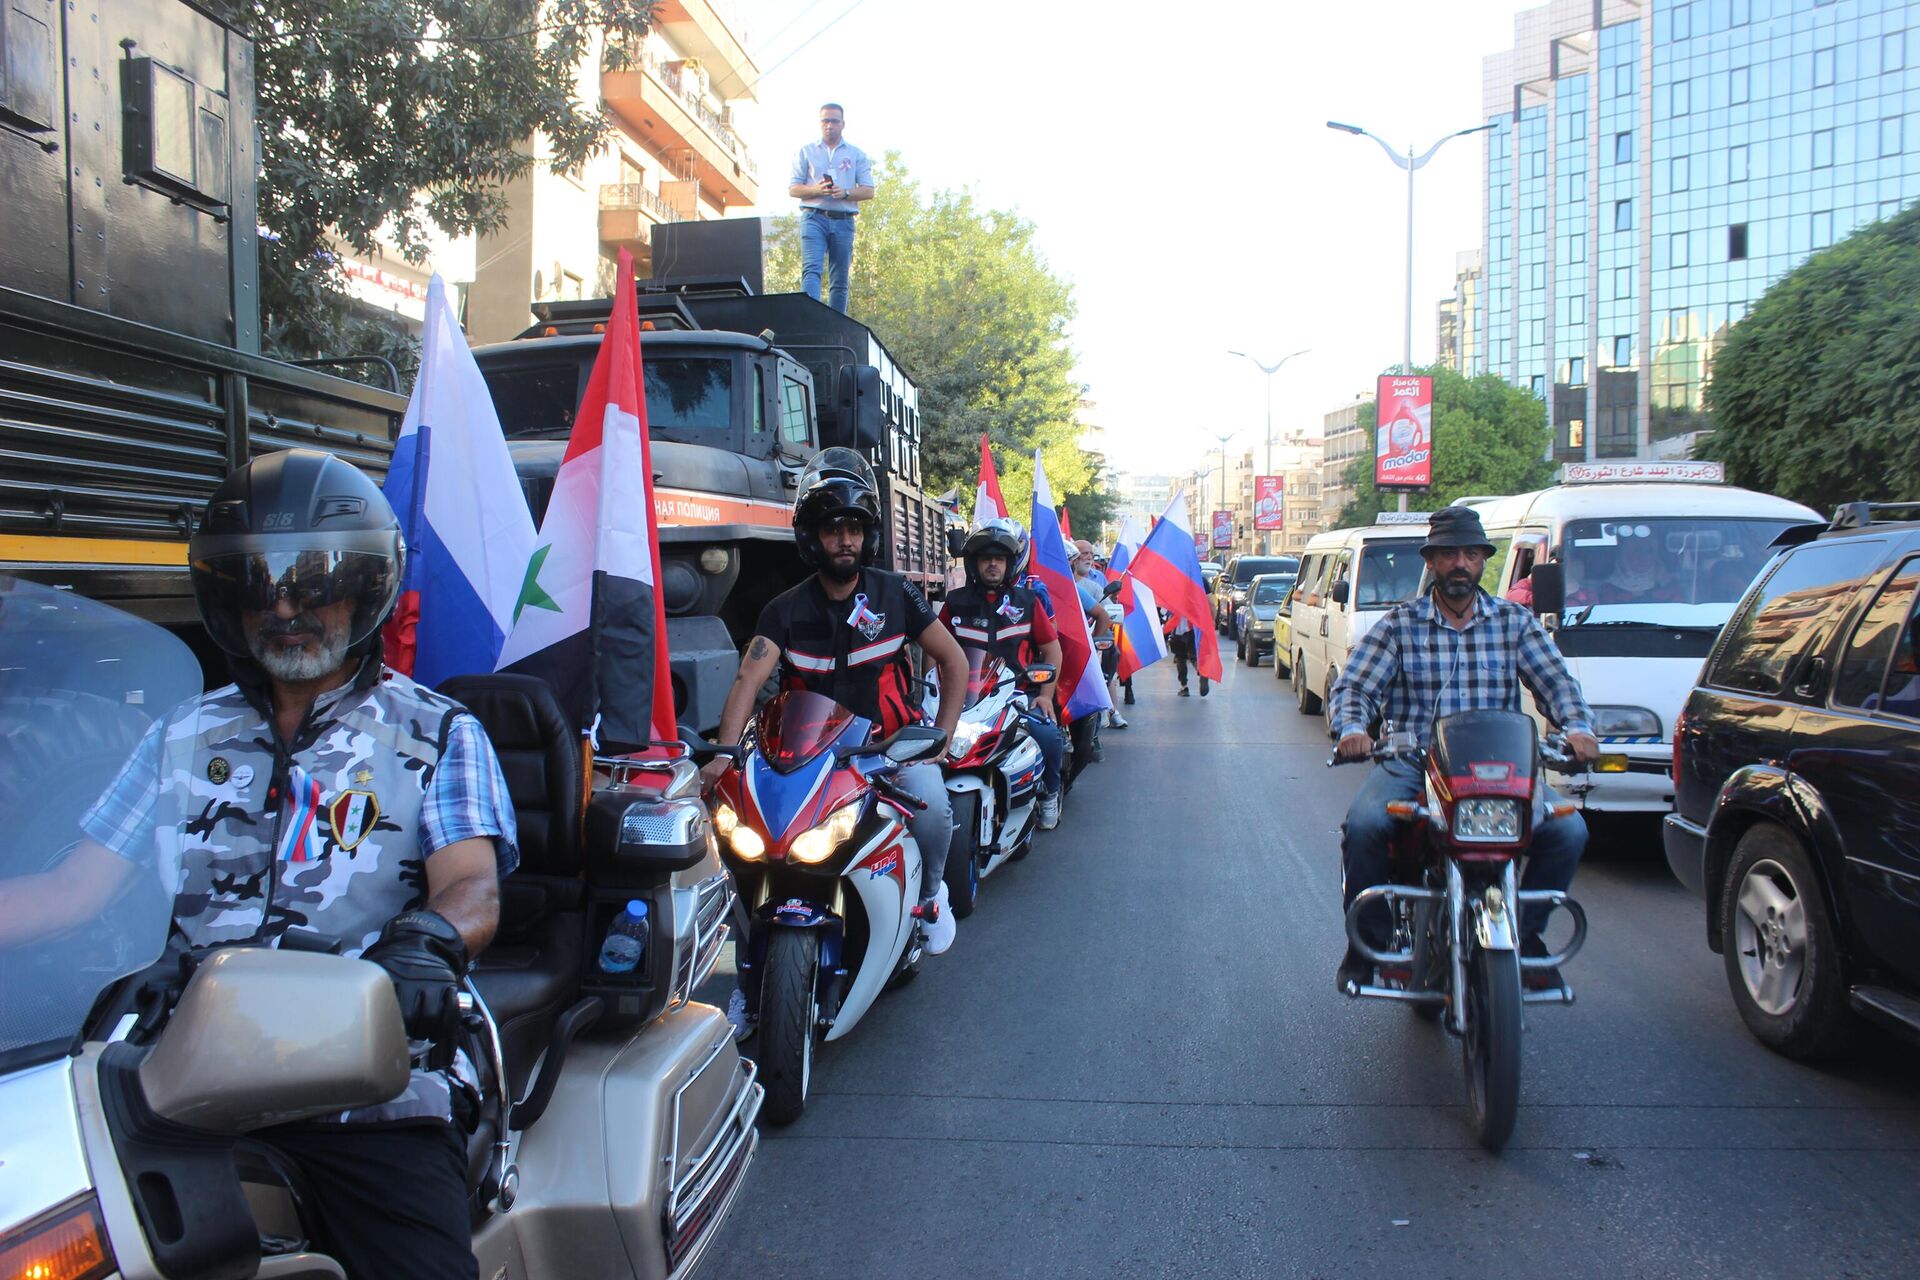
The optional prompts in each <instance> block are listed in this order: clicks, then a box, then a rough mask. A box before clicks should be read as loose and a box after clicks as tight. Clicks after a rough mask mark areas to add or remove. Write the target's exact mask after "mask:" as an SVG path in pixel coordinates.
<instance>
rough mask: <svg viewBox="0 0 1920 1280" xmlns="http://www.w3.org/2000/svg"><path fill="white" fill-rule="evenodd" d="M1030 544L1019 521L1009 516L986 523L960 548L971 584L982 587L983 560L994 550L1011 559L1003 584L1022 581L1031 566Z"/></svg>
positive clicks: (969, 536)
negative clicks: (1029, 556) (1023, 573)
mask: <svg viewBox="0 0 1920 1280" xmlns="http://www.w3.org/2000/svg"><path fill="white" fill-rule="evenodd" d="M1030 545H1031V544H1030V542H1029V540H1028V538H1027V531H1026V530H1025V529H1024V528H1022V527H1021V525H1020V522H1019V521H1017V520H1013V519H1010V518H1009V517H1007V516H994V517H991V518H990V519H986V520H982V521H981V522H980V525H979V527H978V528H976V529H975V530H974V531H973V532H972V533H970V534H968V535H967V540H966V542H965V543H964V544H962V545H961V548H960V563H961V565H963V566H964V567H965V569H966V571H967V581H968V582H969V583H971V584H972V585H974V586H976V587H977V586H979V585H980V557H981V556H983V555H986V554H987V553H988V552H989V551H993V552H997V553H998V554H1000V555H1003V556H1005V557H1006V558H1007V576H1006V580H1005V581H1004V582H1002V583H1001V585H1002V586H1006V585H1008V584H1010V583H1014V582H1018V581H1019V580H1020V575H1021V573H1022V572H1024V571H1025V569H1026V567H1027V552H1028V550H1029V547H1030Z"/></svg>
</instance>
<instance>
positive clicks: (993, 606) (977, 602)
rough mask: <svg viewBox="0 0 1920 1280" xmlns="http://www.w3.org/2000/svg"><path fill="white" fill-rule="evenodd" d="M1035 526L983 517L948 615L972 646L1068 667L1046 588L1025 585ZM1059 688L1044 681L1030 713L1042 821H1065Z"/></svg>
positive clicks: (1009, 659)
mask: <svg viewBox="0 0 1920 1280" xmlns="http://www.w3.org/2000/svg"><path fill="white" fill-rule="evenodd" d="M1029 550H1030V546H1029V543H1028V540H1027V531H1026V530H1025V529H1024V528H1022V527H1021V525H1020V524H1019V523H1018V522H1017V521H1014V520H1010V519H1008V518H1007V517H1005V516H999V517H996V518H994V519H990V520H985V521H982V522H981V524H980V527H979V528H977V529H975V530H974V531H973V532H972V533H971V534H969V535H968V537H967V541H966V544H965V545H964V546H963V547H962V548H961V552H960V562H961V564H962V565H963V566H965V568H966V573H967V582H966V585H965V586H963V587H958V588H956V589H955V590H953V591H950V592H948V593H947V599H946V602H945V603H944V604H942V605H941V606H940V621H942V622H944V623H945V624H946V625H947V626H948V627H949V628H951V629H952V631H953V635H954V639H956V640H958V641H959V642H960V645H961V647H962V648H964V649H985V650H987V651H988V652H990V653H992V654H993V655H994V656H995V657H997V658H999V659H1000V660H1001V661H1003V662H1006V663H1008V664H1009V665H1011V666H1013V667H1015V668H1016V669H1019V668H1024V667H1027V666H1030V665H1031V664H1033V663H1034V662H1045V663H1048V664H1050V665H1052V667H1053V669H1054V670H1055V671H1058V670H1059V669H1060V633H1059V632H1057V631H1055V630H1054V627H1053V619H1052V618H1051V617H1049V616H1048V614H1047V610H1046V607H1045V606H1044V605H1043V604H1042V603H1041V601H1040V597H1039V595H1038V593H1036V592H1035V591H1033V590H1032V589H1031V588H1029V587H1022V586H1019V585H1017V579H1018V578H1019V576H1020V573H1021V571H1022V570H1024V569H1025V568H1026V565H1027V554H1028V552H1029ZM1057 687H1058V686H1056V685H1055V684H1053V683H1051V682H1049V683H1047V684H1045V685H1042V686H1041V693H1040V695H1039V702H1038V705H1037V706H1036V707H1035V708H1034V710H1033V711H1032V712H1031V713H1029V714H1028V715H1027V717H1026V724H1027V732H1028V733H1029V734H1031V735H1032V737H1033V740H1034V742H1035V743H1036V744H1037V745H1038V746H1039V748H1040V756H1041V760H1042V761H1043V762H1044V766H1045V773H1044V774H1043V776H1042V778H1041V782H1040V792H1041V794H1040V826H1041V829H1042V830H1046V831H1051V830H1052V829H1053V828H1054V827H1056V826H1058V825H1059V823H1060V762H1061V758H1062V756H1063V755H1064V753H1065V750H1066V747H1065V744H1064V743H1063V742H1062V741H1061V738H1060V728H1059V726H1058V725H1057V724H1055V723H1054V721H1055V718H1056V713H1055V710H1054V694H1055V690H1056V689H1057Z"/></svg>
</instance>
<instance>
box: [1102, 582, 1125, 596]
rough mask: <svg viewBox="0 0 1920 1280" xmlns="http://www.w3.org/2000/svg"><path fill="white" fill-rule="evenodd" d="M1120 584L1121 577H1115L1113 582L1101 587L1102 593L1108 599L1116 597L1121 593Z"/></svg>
mask: <svg viewBox="0 0 1920 1280" xmlns="http://www.w3.org/2000/svg"><path fill="white" fill-rule="evenodd" d="M1120 585H1121V582H1120V579H1118V578H1115V579H1114V580H1113V581H1112V582H1109V583H1108V584H1107V585H1106V586H1104V587H1102V588H1100V594H1101V595H1102V596H1104V597H1105V598H1107V599H1108V600H1113V599H1116V598H1118V596H1119V595H1120Z"/></svg>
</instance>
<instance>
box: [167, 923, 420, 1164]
mask: <svg viewBox="0 0 1920 1280" xmlns="http://www.w3.org/2000/svg"><path fill="white" fill-rule="evenodd" d="M407 1075H408V1063H407V1031H406V1027H405V1026H404V1025H402V1023H401V1021H400V1002H399V1000H398V999H396V998H395V996H394V993H393V980H392V979H391V978H389V977H388V976H387V973H386V971H385V970H384V969H381V968H380V967H379V966H378V965H373V964H369V963H367V962H366V961H364V960H347V959H343V958H341V957H339V956H328V955H316V954H314V953H312V952H304V951H276V950H270V949H268V948H265V947H231V948H228V949H226V950H223V951H217V952H215V953H214V954H213V955H212V956H211V957H210V958H208V959H207V960H206V961H205V962H204V963H203V964H201V965H200V966H199V968H198V969H196V970H195V971H194V975H193V979H192V981H190V982H188V983H187V989H186V991H185V992H183V993H182V994H181V996H180V1003H179V1005H178V1006H176V1007H175V1009H174V1011H173V1017H172V1019H171V1020H169V1021H168V1023H167V1028H166V1030H165V1031H164V1032H162V1033H161V1035H160V1039H159V1041H158V1042H157V1043H156V1044H155V1045H154V1047H153V1052H152V1053H151V1054H149V1055H147V1059H146V1061H145V1062H142V1063H141V1064H140V1067H139V1078H140V1088H141V1091H142V1092H143V1093H145V1094H146V1099H147V1105H148V1106H150V1107H152V1108H153V1111H154V1114H156V1115H158V1116H160V1117H161V1118H162V1119H165V1120H171V1121H173V1122H174V1123H175V1124H180V1125H185V1126H186V1127H188V1128H191V1129H200V1130H204V1131H207V1132H211V1133H226V1134H237V1133H247V1132H250V1131H251V1130H254V1129H264V1128H266V1127H267V1126H269V1125H276V1124H290V1123H293V1122H294V1121H298V1120H311V1119H314V1118H315V1117H318V1116H323V1115H334V1114H338V1113H339V1112H342V1111H347V1110H351V1109H352V1108H354V1107H370V1106H373V1105H375V1104H376V1103H381V1102H386V1101H387V1100H389V1099H391V1098H395V1097H398V1096H399V1094H400V1091H401V1090H402V1089H404V1088H406V1087H407Z"/></svg>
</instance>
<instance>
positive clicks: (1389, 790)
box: [1340, 760, 1587, 950]
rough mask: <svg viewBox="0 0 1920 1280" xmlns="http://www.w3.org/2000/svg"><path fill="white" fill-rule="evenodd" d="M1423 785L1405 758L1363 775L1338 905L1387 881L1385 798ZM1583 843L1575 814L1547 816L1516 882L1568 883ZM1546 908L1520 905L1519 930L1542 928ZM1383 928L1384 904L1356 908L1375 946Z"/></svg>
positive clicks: (1405, 796)
mask: <svg viewBox="0 0 1920 1280" xmlns="http://www.w3.org/2000/svg"><path fill="white" fill-rule="evenodd" d="M1423 789H1424V784H1423V783H1422V781H1421V775H1420V770H1419V769H1418V768H1417V767H1415V766H1414V765H1412V764H1409V763H1408V762H1407V761H1404V760H1383V761H1381V762H1380V763H1379V764H1377V765H1375V766H1374V769H1373V772H1371V773H1369V774H1368V775H1367V780H1366V781H1365V782H1364V783H1362V784H1361V786H1360V793H1359V794H1358V795H1356V796H1355V797H1354V798H1353V803H1352V804H1351V805H1349V806H1348V807H1347V821H1346V826H1345V828H1344V830H1345V836H1344V837H1343V839H1342V840H1341V845H1340V861H1341V895H1340V905H1341V906H1342V907H1343V908H1344V907H1351V906H1352V905H1353V900H1354V899H1355V898H1356V897H1358V896H1359V894H1360V891H1361V890H1362V889H1367V888H1371V887H1372V886H1374V885H1376V884H1385V883H1386V880H1387V875H1388V867H1387V861H1388V859H1387V850H1388V845H1389V842H1390V841H1391V840H1392V838H1393V836H1394V834H1395V831H1396V829H1397V828H1398V827H1399V826H1400V825H1401V824H1400V822H1399V821H1398V820H1397V819H1395V818H1392V817H1389V816H1388V814H1387V802H1388V801H1389V800H1413V799H1416V798H1417V797H1419V796H1420V794H1421V792H1422V791H1423ZM1586 848H1587V824H1586V822H1585V820H1584V819H1582V818H1581V816H1580V815H1579V814H1577V813H1570V814H1568V815H1567V816H1566V817H1564V818H1549V819H1548V820H1547V821H1546V823H1545V824H1544V825H1542V826H1541V828H1540V829H1539V830H1538V831H1537V832H1535V833H1534V837H1533V844H1532V846H1531V847H1530V848H1528V850H1527V866H1526V870H1525V871H1524V872H1523V873H1522V874H1521V876H1520V887H1521V888H1522V889H1559V890H1562V891H1565V890H1566V889H1568V888H1571V887H1572V885H1573V873H1574V871H1575V870H1576V869H1577V868H1578V867H1579V865H1580V855H1581V854H1582V853H1584V852H1586ZM1549 910H1550V908H1548V907H1546V906H1544V905H1529V906H1528V907H1527V908H1526V909H1525V910H1523V911H1522V912H1521V913H1520V936H1521V937H1522V938H1526V937H1529V936H1531V935H1533V934H1537V933H1539V932H1540V931H1541V930H1542V929H1544V928H1545V927H1546V924H1547V916H1548V912H1549ZM1386 929H1387V909H1386V907H1384V906H1381V905H1379V904H1376V905H1375V906H1374V908H1373V909H1372V910H1371V911H1367V912H1363V913H1362V914H1361V917H1360V933H1361V936H1362V937H1364V938H1365V939H1366V940H1367V941H1368V942H1370V943H1372V944H1373V946H1374V947H1376V948H1378V949H1382V950H1384V949H1385V944H1386V942H1387V940H1388V939H1387V933H1386Z"/></svg>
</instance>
